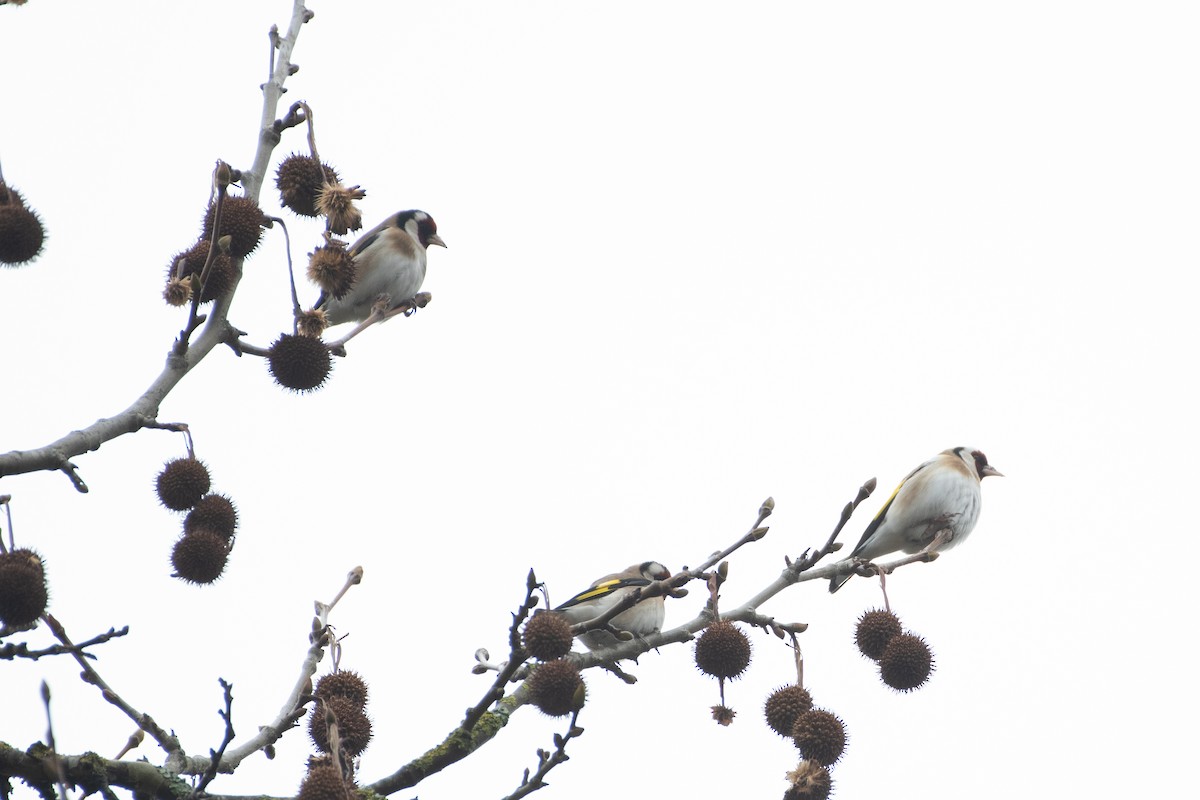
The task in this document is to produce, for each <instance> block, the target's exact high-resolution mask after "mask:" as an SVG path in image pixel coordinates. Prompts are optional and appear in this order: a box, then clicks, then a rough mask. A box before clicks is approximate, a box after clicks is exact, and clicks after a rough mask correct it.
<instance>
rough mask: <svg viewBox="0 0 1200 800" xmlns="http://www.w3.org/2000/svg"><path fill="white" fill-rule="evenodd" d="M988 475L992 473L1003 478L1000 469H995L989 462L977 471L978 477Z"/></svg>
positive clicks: (981, 477)
mask: <svg viewBox="0 0 1200 800" xmlns="http://www.w3.org/2000/svg"><path fill="white" fill-rule="evenodd" d="M989 475H994V476H996V477H997V478H1003V477H1004V473H1003V472H1001V471H1000V470H998V469H996V468H995V467H993V466H992V465H991V464H988V465H987V466H985V467H984V468H983V469H981V470H980V471H979V477H980V479H983V478H986V477H988V476H989Z"/></svg>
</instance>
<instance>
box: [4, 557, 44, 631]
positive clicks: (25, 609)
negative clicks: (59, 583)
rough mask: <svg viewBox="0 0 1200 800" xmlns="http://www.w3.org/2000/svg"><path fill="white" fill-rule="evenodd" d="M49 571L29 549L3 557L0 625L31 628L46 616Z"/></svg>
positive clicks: (40, 559) (40, 558)
mask: <svg viewBox="0 0 1200 800" xmlns="http://www.w3.org/2000/svg"><path fill="white" fill-rule="evenodd" d="M47 600H48V593H47V591H46V568H45V565H44V564H43V563H42V557H41V556H39V555H38V554H37V553H35V552H34V551H32V550H29V549H27V548H18V549H16V550H9V551H8V552H6V553H0V623H3V624H5V625H9V626H11V627H14V628H16V627H21V626H25V625H30V624H32V623H33V622H35V621H36V620H37V618H38V617H40V616H41V615H42V614H45V613H46V603H47Z"/></svg>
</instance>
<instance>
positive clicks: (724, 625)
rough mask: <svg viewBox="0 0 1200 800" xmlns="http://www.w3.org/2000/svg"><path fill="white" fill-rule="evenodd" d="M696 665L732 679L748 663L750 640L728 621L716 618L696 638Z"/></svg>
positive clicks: (713, 673) (709, 673)
mask: <svg viewBox="0 0 1200 800" xmlns="http://www.w3.org/2000/svg"><path fill="white" fill-rule="evenodd" d="M696 666H697V667H698V668H699V669H700V671H701V672H704V673H706V674H708V675H712V676H713V677H714V678H736V677H738V676H739V675H741V674H742V673H743V672H745V671H746V667H748V666H750V640H749V639H747V638H746V634H744V633H742V631H741V629H740V628H738V627H737V626H736V625H734V624H733V623H732V622H729V621H727V620H718V621H716V622H714V623H713V624H711V625H709V626H708V627H707V628H705V629H704V633H702V634H700V638H699V639H697V640H696Z"/></svg>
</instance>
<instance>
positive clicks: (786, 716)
mask: <svg viewBox="0 0 1200 800" xmlns="http://www.w3.org/2000/svg"><path fill="white" fill-rule="evenodd" d="M812 707H813V701H812V695H811V694H809V693H808V690H807V689H805V688H803V687H802V686H796V685H794V684H793V685H792V686H784V687H782V688H780V689H776V690H775V691H774V692H772V693H771V696H770V697H768V698H767V704H766V708H765V712H766V715H767V724H768V725H770V726H771V730H773V731H775V732H776V733H778V734H779V735H780V736H791V735H792V726H793V725H795V724H796V717H798V716H800V715H801V714H803V713H804V712H805V711H808V710H809V709H810V708H812Z"/></svg>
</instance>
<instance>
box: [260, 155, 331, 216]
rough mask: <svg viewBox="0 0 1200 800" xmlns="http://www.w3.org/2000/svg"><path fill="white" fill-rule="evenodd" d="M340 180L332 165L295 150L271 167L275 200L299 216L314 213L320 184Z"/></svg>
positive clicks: (315, 213) (313, 214) (315, 212)
mask: <svg viewBox="0 0 1200 800" xmlns="http://www.w3.org/2000/svg"><path fill="white" fill-rule="evenodd" d="M340 180H341V179H340V178H339V177H338V174H337V170H335V169H334V168H333V167H331V166H329V165H328V164H322V163H318V162H317V160H316V159H315V158H313V157H312V156H305V155H300V154H299V153H293V154H292V155H290V156H288V157H287V158H285V159H284V160H283V161H281V162H280V164H279V167H278V168H277V169H276V170H275V188H276V189H278V190H279V202H280V203H282V204H283V206H284V207H285V208H290V209H291V210H292V211H293V212H294V213H296V214H299V215H300V216H302V217H315V216H317V196H318V195H320V194H321V187H322V186H323V185H324V184H326V183H330V184H336V183H338V182H339V181H340Z"/></svg>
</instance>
